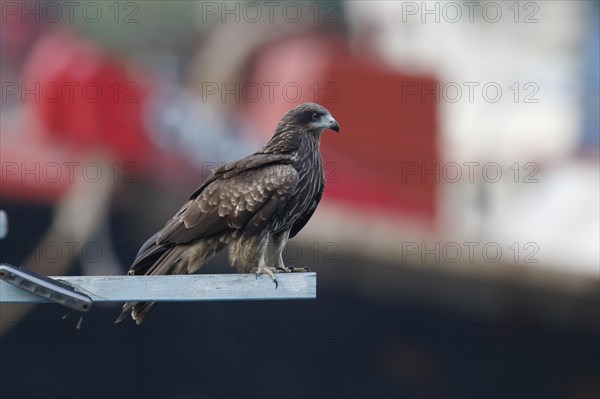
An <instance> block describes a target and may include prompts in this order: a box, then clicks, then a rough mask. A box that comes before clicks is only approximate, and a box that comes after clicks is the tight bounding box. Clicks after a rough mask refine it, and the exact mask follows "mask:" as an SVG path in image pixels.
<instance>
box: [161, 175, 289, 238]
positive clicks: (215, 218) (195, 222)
mask: <svg viewBox="0 0 600 399" xmlns="http://www.w3.org/2000/svg"><path fill="white" fill-rule="evenodd" d="M226 173H227V171H225V172H224V173H223V175H225V174H226ZM298 181H299V175H298V172H297V171H296V169H295V168H294V167H293V166H291V165H281V164H273V165H267V166H262V167H258V168H253V169H248V170H245V171H240V172H238V173H236V174H234V175H232V176H228V177H221V178H217V179H213V180H212V181H211V182H209V183H208V184H206V185H205V186H204V187H203V189H202V190H200V192H199V193H198V194H197V195H196V197H195V198H193V199H191V200H190V201H188V202H187V203H186V204H185V205H184V206H183V207H182V208H181V209H180V210H179V212H177V214H176V215H175V216H174V217H173V218H172V219H171V220H169V221H168V222H167V224H166V225H165V227H164V228H163V229H162V230H161V231H160V232H159V235H158V237H157V239H156V243H157V244H159V245H160V244H165V243H169V244H184V243H189V242H192V241H195V240H197V239H200V238H206V237H210V236H214V235H215V234H219V233H222V232H225V231H227V230H230V229H236V230H242V229H243V230H244V233H247V234H252V233H254V232H256V231H259V230H261V229H262V228H264V226H265V225H266V224H269V223H273V227H274V228H277V227H278V223H283V220H281V219H282V218H279V219H277V218H276V214H277V211H278V210H280V209H281V208H282V207H283V205H285V203H286V202H287V200H288V199H289V198H290V197H291V196H292V195H293V194H294V192H295V191H296V188H297V186H298ZM274 217H275V219H272V218H274Z"/></svg>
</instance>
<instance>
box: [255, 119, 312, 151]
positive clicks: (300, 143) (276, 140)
mask: <svg viewBox="0 0 600 399" xmlns="http://www.w3.org/2000/svg"><path fill="white" fill-rule="evenodd" d="M320 138H321V132H314V133H313V132H297V131H294V130H292V129H286V128H285V127H281V126H279V127H278V128H277V130H275V134H273V137H271V140H269V142H268V143H267V145H265V146H264V147H263V151H262V152H264V153H267V154H285V153H288V154H289V153H294V152H296V153H298V154H299V155H300V156H304V157H313V156H314V155H317V156H320V153H319V150H320V145H319V144H320V141H321V140H320ZM315 153H316V154H315Z"/></svg>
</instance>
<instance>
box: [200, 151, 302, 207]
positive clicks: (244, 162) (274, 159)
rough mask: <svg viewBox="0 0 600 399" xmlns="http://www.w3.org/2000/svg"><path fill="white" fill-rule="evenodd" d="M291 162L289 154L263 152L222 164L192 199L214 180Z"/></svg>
mask: <svg viewBox="0 0 600 399" xmlns="http://www.w3.org/2000/svg"><path fill="white" fill-rule="evenodd" d="M290 162H291V155H289V154H265V153H261V152H257V153H254V154H252V155H248V156H247V157H245V158H242V159H240V160H238V161H233V162H229V163H226V164H225V165H222V166H220V167H218V168H216V169H215V170H213V171H212V173H211V174H210V175H209V176H208V178H207V179H206V181H204V183H203V184H202V185H201V186H200V187H198V189H197V190H196V191H194V193H193V194H192V195H191V196H190V200H193V199H195V198H196V197H198V195H200V193H201V192H202V191H203V190H204V189H205V188H206V187H207V186H208V185H209V184H211V183H212V182H214V181H216V180H219V179H229V178H231V177H233V176H236V175H238V174H240V173H242V172H245V171H248V170H250V169H257V168H262V167H264V166H267V165H274V164H280V163H283V164H288V163H290Z"/></svg>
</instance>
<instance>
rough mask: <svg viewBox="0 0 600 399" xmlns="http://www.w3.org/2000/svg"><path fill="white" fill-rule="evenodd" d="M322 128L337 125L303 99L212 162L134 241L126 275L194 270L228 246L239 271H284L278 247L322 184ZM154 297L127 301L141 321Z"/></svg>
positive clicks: (312, 205)
mask: <svg viewBox="0 0 600 399" xmlns="http://www.w3.org/2000/svg"><path fill="white" fill-rule="evenodd" d="M325 129H332V130H335V131H336V132H337V131H339V125H338V123H337V122H336V120H335V119H333V117H332V116H331V114H330V113H329V111H327V110H326V109H325V108H323V107H322V106H320V105H318V104H314V103H306V104H302V105H299V106H297V107H296V108H294V109H292V110H290V111H288V112H287V113H286V114H285V115H284V116H283V117H282V118H281V121H280V122H279V124H278V125H277V128H276V129H275V133H274V134H273V137H272V138H271V140H270V141H269V142H268V143H267V144H266V145H265V146H264V147H263V148H262V149H261V150H260V151H258V152H255V153H254V154H252V155H249V156H247V157H246V158H243V159H240V160H238V161H234V162H231V163H228V164H226V165H223V166H221V167H219V168H217V169H215V170H214V171H213V172H212V173H211V174H210V176H209V177H208V178H207V179H206V181H205V182H204V184H202V186H200V188H198V189H197V190H196V191H195V192H194V193H193V194H192V196H191V197H190V200H189V201H188V202H187V203H186V204H185V205H183V206H182V207H181V209H180V210H179V211H178V212H177V213H176V214H175V216H174V217H173V218H172V219H170V220H169V221H168V222H167V223H166V225H165V227H164V228H163V229H162V230H161V231H159V232H158V233H156V234H154V235H153V236H152V237H150V239H148V241H146V243H145V244H144V245H143V246H142V247H141V248H140V250H139V252H138V254H137V256H136V258H135V260H134V261H133V264H132V265H131V268H130V269H129V272H128V274H129V275H159V274H184V273H194V272H196V271H197V270H198V269H199V268H200V267H201V266H202V265H204V264H205V263H206V262H207V261H208V259H209V258H210V257H211V256H213V255H214V254H215V253H217V252H219V251H220V250H222V249H224V248H225V247H228V251H229V261H230V263H231V266H233V267H235V268H236V269H237V270H238V272H240V273H247V272H250V271H252V270H255V271H256V273H257V275H260V274H267V275H269V276H270V277H271V278H272V279H273V281H274V282H275V284H276V286H275V287H277V280H276V278H275V276H274V274H273V273H274V272H275V271H291V270H293V269H291V268H287V267H285V265H284V264H283V258H282V252H283V249H284V248H285V244H286V242H287V240H288V238H291V237H294V236H295V235H296V234H298V232H299V231H300V230H301V229H302V228H303V227H304V226H305V225H306V223H307V222H308V220H309V219H310V217H311V216H312V214H313V213H314V211H315V209H316V207H317V205H318V204H319V201H320V200H321V196H322V194H323V189H324V186H325V180H324V175H323V164H322V161H321V153H320V150H319V143H320V137H321V133H322V132H323V131H324V130H325ZM153 305H154V302H127V303H125V305H123V311H122V312H121V315H120V316H119V317H118V318H117V320H116V321H115V323H118V322H120V321H121V320H123V319H124V318H125V317H126V316H127V314H128V313H130V312H131V316H132V318H133V319H134V320H135V321H136V323H137V324H141V323H142V322H143V321H144V318H145V316H146V314H147V313H148V312H149V311H150V309H152V307H153Z"/></svg>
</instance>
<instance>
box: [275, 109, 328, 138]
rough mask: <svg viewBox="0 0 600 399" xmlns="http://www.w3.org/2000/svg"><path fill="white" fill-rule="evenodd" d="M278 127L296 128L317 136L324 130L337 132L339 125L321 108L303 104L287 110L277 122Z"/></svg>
mask: <svg viewBox="0 0 600 399" xmlns="http://www.w3.org/2000/svg"><path fill="white" fill-rule="evenodd" d="M279 125H280V126H296V127H298V128H300V129H301V130H302V131H304V132H306V133H313V134H316V135H317V136H318V135H320V134H321V133H322V132H323V131H324V130H326V129H331V130H333V131H336V132H339V131H340V125H339V124H338V123H337V121H336V120H335V119H334V118H333V116H331V113H330V112H329V111H328V110H327V109H326V108H325V107H323V106H321V105H319V104H315V103H304V104H300V105H298V106H297V107H296V108H293V109H291V110H289V111H288V112H287V113H286V114H285V115H284V116H283V117H282V118H281V122H279Z"/></svg>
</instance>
